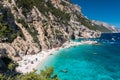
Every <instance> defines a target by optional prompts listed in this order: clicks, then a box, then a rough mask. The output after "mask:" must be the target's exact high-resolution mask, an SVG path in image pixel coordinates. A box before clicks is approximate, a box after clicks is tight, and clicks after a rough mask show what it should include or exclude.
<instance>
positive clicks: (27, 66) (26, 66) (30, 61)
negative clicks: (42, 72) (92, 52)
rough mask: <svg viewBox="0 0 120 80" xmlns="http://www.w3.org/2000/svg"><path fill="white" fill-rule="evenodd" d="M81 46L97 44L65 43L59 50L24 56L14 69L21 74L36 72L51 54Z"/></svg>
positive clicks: (85, 42)
mask: <svg viewBox="0 0 120 80" xmlns="http://www.w3.org/2000/svg"><path fill="white" fill-rule="evenodd" d="M82 44H97V41H81V42H66V43H64V44H63V46H61V47H59V48H53V49H49V50H45V51H41V52H40V53H37V54H35V55H25V56H23V57H22V60H21V61H18V62H17V63H18V64H19V66H18V67H17V68H16V71H17V72H20V73H23V74H25V73H29V72H32V71H34V70H36V69H37V68H38V66H39V65H40V63H41V62H43V61H44V60H45V59H47V58H48V57H49V56H50V55H51V54H53V55H54V53H55V51H57V50H60V49H62V48H70V47H72V46H78V45H82Z"/></svg>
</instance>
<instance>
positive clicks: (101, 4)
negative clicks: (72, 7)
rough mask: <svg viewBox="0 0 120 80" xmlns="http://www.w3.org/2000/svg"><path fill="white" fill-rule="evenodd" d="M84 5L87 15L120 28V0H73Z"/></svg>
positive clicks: (83, 9)
mask: <svg viewBox="0 0 120 80" xmlns="http://www.w3.org/2000/svg"><path fill="white" fill-rule="evenodd" d="M71 2H72V3H74V4H78V5H80V6H81V7H82V12H83V14H84V15H85V16H87V17H88V18H89V19H92V20H99V21H103V22H107V23H109V24H111V25H115V26H116V27H119V28H120V0H71Z"/></svg>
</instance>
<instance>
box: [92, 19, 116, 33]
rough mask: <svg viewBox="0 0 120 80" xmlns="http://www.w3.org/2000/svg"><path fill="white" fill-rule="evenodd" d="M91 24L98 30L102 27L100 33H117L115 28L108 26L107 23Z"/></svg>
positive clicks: (93, 21)
mask: <svg viewBox="0 0 120 80" xmlns="http://www.w3.org/2000/svg"><path fill="white" fill-rule="evenodd" d="M92 23H94V24H95V25H96V27H98V28H101V29H102V28H103V27H104V29H102V32H113V33H117V32H118V31H117V29H116V28H115V26H112V25H109V24H108V23H105V22H100V21H95V20H92ZM105 28H106V29H105Z"/></svg>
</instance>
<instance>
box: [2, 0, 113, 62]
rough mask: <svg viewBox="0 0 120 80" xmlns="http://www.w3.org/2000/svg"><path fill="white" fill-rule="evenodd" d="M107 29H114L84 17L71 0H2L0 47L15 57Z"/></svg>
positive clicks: (93, 34) (94, 34) (18, 57)
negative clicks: (98, 24)
mask: <svg viewBox="0 0 120 80" xmlns="http://www.w3.org/2000/svg"><path fill="white" fill-rule="evenodd" d="M104 29H105V30H104ZM104 31H106V32H108V31H109V32H111V30H109V29H108V28H106V27H104V25H103V26H97V25H96V24H95V23H93V22H92V21H90V20H88V19H87V18H86V17H84V16H83V15H82V12H81V9H80V8H79V6H77V5H73V4H71V3H70V2H69V0H0V50H3V49H6V52H5V53H8V55H9V56H10V57H11V58H13V59H14V60H20V59H21V58H22V56H23V55H26V54H35V53H39V52H40V51H41V50H46V49H51V48H55V47H59V46H61V45H62V44H63V43H64V42H66V41H69V40H70V39H71V38H72V39H75V38H79V37H84V38H93V37H99V36H100V33H101V32H104ZM1 53H2V52H1Z"/></svg>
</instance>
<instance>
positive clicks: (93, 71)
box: [37, 43, 120, 80]
mask: <svg viewBox="0 0 120 80" xmlns="http://www.w3.org/2000/svg"><path fill="white" fill-rule="evenodd" d="M45 67H54V69H55V73H56V74H58V77H59V78H60V80H120V45H119V44H113V43H112V44H111V43H100V44H94V45H80V46H76V47H71V48H69V49H61V50H59V51H57V52H55V54H54V55H51V56H50V57H49V58H48V59H47V60H46V61H44V62H43V63H41V66H40V67H39V69H38V70H37V71H38V72H39V71H40V70H41V69H44V68H45Z"/></svg>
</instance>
